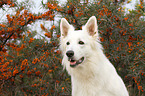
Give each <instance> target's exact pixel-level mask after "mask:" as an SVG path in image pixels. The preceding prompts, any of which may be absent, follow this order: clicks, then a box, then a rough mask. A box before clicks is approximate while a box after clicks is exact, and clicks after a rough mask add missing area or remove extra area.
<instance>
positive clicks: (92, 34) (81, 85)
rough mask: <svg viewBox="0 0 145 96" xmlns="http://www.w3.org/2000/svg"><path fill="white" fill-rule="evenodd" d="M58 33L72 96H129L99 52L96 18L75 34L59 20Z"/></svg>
mask: <svg viewBox="0 0 145 96" xmlns="http://www.w3.org/2000/svg"><path fill="white" fill-rule="evenodd" d="M60 30H61V37H60V49H61V51H62V54H63V60H62V64H63V65H64V68H66V69H67V71H68V73H69V74H70V75H71V81H72V96H129V94H128V92H127V89H126V87H125V85H124V83H123V81H122V79H121V78H120V76H119V75H118V74H117V72H116V70H115V68H114V66H113V65H112V64H111V63H110V61H109V60H108V59H107V57H106V56H105V55H104V53H103V51H102V46H101V44H100V43H99V34H98V26H97V20H96V17H95V16H92V17H91V18H90V19H89V20H88V22H87V23H86V25H85V26H83V28H82V30H74V27H73V26H72V25H70V24H69V23H68V22H67V20H66V19H64V18H62V19H61V23H60Z"/></svg>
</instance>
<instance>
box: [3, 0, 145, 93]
mask: <svg viewBox="0 0 145 96" xmlns="http://www.w3.org/2000/svg"><path fill="white" fill-rule="evenodd" d="M125 2H126V3H130V2H131V1H130V0H127V1H125V0H120V1H118V0H97V1H92V2H89V1H88V0H67V2H66V3H64V4H60V2H58V1H56V0H47V2H43V0H42V2H41V5H42V6H43V8H44V9H45V10H42V12H38V13H35V12H32V9H31V6H32V4H33V3H29V0H26V1H25V2H22V3H18V2H17V1H16V0H1V1H0V8H1V10H3V11H6V10H5V9H4V6H8V7H9V8H10V9H15V12H14V13H13V14H9V13H7V14H6V15H5V16H6V17H7V20H6V21H3V22H1V23H0V95H2V96H7V95H9V96H16V95H18V96H19V95H20V96H23V95H24V96H27V95H36V96H39V95H42V96H44V95H45V96H60V95H71V81H70V76H68V74H67V72H66V71H65V70H62V69H63V68H62V66H61V58H62V57H61V55H60V53H61V52H60V51H59V49H58V46H59V36H60V31H59V23H60V22H59V21H60V20H58V19H57V18H62V17H65V18H66V19H67V20H68V21H69V23H71V24H73V26H75V28H76V30H79V29H81V26H82V25H84V24H85V23H86V21H87V20H88V18H89V17H91V16H92V15H94V16H96V17H97V20H98V26H99V33H100V36H101V38H100V40H101V42H102V45H103V46H104V52H105V54H106V56H107V57H108V59H109V60H110V61H111V62H112V63H113V64H114V66H115V67H116V69H117V71H118V73H119V75H120V76H121V77H122V79H123V80H124V82H125V84H126V86H127V88H128V91H129V93H130V96H144V94H145V93H144V92H145V62H144V56H145V54H144V53H145V49H144V48H145V42H144V38H145V27H144V26H145V20H143V18H141V17H143V16H145V3H144V1H143V0H140V2H139V4H136V7H135V9H134V10H129V13H127V14H126V13H125V11H124V9H123V8H122V5H124V4H125ZM40 9H41V8H40ZM56 17H57V18H56ZM39 21H42V23H41V24H40V23H38V24H40V25H39V26H40V28H41V30H34V29H35V28H34V27H33V26H34V24H35V22H39ZM47 21H49V22H47ZM48 23H49V26H48ZM36 29H37V28H36ZM38 31H41V32H38ZM38 37H39V38H38Z"/></svg>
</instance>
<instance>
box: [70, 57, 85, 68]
mask: <svg viewBox="0 0 145 96" xmlns="http://www.w3.org/2000/svg"><path fill="white" fill-rule="evenodd" d="M69 61H70V67H76V66H77V65H79V64H81V63H82V62H83V61H84V57H82V58H80V59H79V60H74V59H73V58H69Z"/></svg>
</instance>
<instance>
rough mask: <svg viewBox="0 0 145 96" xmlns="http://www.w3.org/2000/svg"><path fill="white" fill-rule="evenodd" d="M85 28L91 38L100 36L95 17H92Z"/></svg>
mask: <svg viewBox="0 0 145 96" xmlns="http://www.w3.org/2000/svg"><path fill="white" fill-rule="evenodd" d="M84 27H85V30H87V32H89V34H90V35H91V36H98V26H97V20H96V17H95V16H92V17H90V18H89V20H88V22H87V23H86V24H85V26H84Z"/></svg>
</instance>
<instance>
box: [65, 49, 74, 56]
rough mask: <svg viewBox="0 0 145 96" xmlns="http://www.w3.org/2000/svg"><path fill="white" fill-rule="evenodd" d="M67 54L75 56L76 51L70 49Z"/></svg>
mask: <svg viewBox="0 0 145 96" xmlns="http://www.w3.org/2000/svg"><path fill="white" fill-rule="evenodd" d="M66 55H67V56H68V57H72V56H74V51H72V50H69V51H67V52H66Z"/></svg>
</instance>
